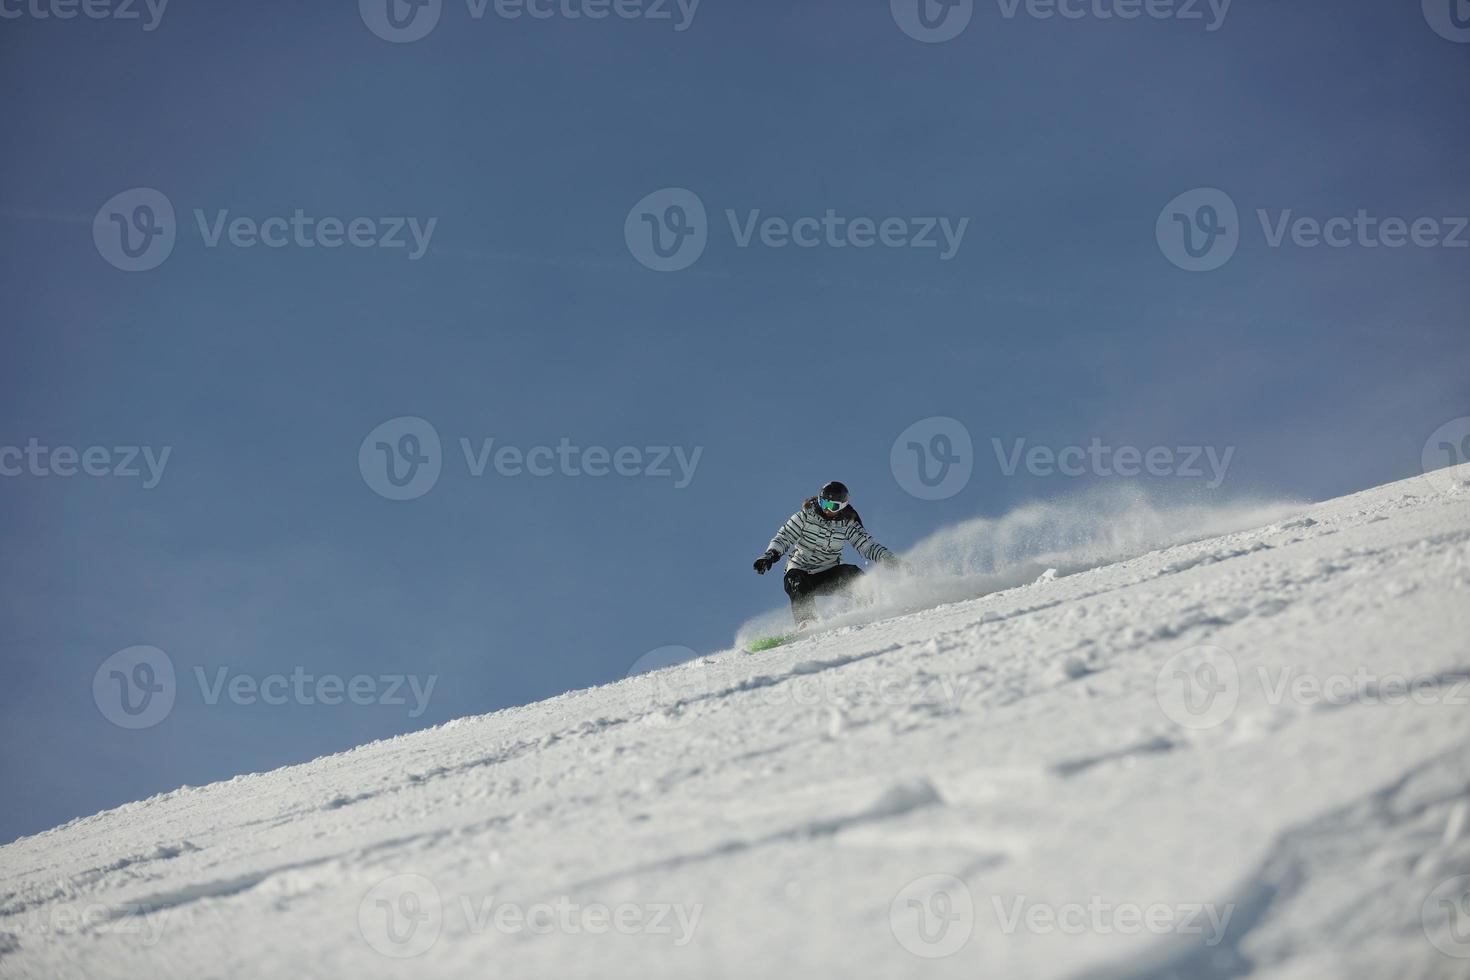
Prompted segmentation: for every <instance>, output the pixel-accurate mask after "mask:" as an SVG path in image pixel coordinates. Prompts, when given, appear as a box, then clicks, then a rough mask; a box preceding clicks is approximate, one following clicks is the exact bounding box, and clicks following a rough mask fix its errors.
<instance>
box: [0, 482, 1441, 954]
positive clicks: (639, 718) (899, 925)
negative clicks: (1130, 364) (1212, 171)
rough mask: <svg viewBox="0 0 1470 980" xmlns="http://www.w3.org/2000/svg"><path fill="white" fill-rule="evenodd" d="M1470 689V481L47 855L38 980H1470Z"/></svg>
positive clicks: (199, 801)
mask: <svg viewBox="0 0 1470 980" xmlns="http://www.w3.org/2000/svg"><path fill="white" fill-rule="evenodd" d="M1467 671H1470V467H1460V468H1459V469H1458V470H1455V471H1439V472H1437V473H1435V474H1431V475H1430V476H1429V477H1424V478H1419V479H1415V480H1408V481H1404V482H1401V483H1396V484H1392V485H1389V486H1385V487H1380V488H1377V489H1374V490H1370V491H1367V492H1364V493H1359V494H1356V495H1353V496H1349V497H1344V498H1342V499H1339V500H1334V501H1330V502H1327V503H1324V504H1318V505H1312V506H1308V507H1304V508H1301V509H1300V511H1299V512H1297V513H1295V514H1293V515H1292V516H1291V517H1289V518H1287V519H1284V520H1279V521H1277V522H1275V523H1273V524H1270V525H1268V526H1263V527H1258V528H1256V529H1253V530H1248V531H1242V532H1239V533H1232V534H1227V535H1224V536H1220V537H1214V538H1210V539H1208V540H1204V541H1199V542H1195V543H1192V544H1186V545H1181V546H1177V547H1172V548H1168V549H1165V550H1160V551H1155V552H1152V553H1148V554H1144V555H1142V556H1140V557H1135V558H1133V559H1130V560H1127V561H1122V562H1119V563H1116V564H1111V565H1107V566H1105V567H1100V568H1096V569H1093V570H1091V571H1085V572H1080V573H1077V574H1074V575H1063V576H1062V577H1060V578H1057V579H1055V580H1054V581H1050V582H1043V583H1037V584H1034V585H1026V586H1022V587H1019V588H1013V589H1010V590H1008V591H1004V592H999V593H996V594H993V595H989V596H986V597H984V598H981V599H974V600H970V601H964V602H955V603H951V604H947V605H943V606H940V607H938V608H934V609H930V610H926V611H923V612H919V613H915V614H912V615H908V616H903V617H899V618H894V619H889V620H885V621H881V622H876V623H872V624H869V625H866V626H861V627H853V628H845V629H842V630H839V631H837V632H834V633H832V634H827V635H819V636H815V637H812V638H809V639H805V640H802V641H800V642H797V643H794V644H792V645H790V646H787V647H782V648H779V649H777V650H773V651H770V652H768V653H765V654H761V655H757V656H749V655H745V654H741V653H738V652H724V653H719V654H716V655H714V656H711V657H707V658H704V659H703V660H700V661H697V662H694V663H691V664H688V665H685V666H681V667H675V668H670V669H668V670H664V671H660V672H657V673H653V674H648V675H643V676H639V677H634V678H630V679H628V680H625V681H622V682H620V683H616V684H611V685H607V686H604V687H600V688H595V689H591V690H585V691H577V692H573V693H570V694H566V695H564V696H561V697H558V698H554V699H552V700H549V701H545V702H541V703H538V704H533V705H529V706H526V707H523V708H517V709H513V710H508V711H501V712H498V713H496V714H492V715H486V716H483V717H478V718H466V719H461V720H459V721H457V722H453V723H451V724H448V725H444V726H442V727H439V728H436V729H432V730H429V731H424V732H419V733H416V734H413V735H408V736H404V737H401V738H397V739H393V740H391V741H386V742H380V743H375V744H372V745H366V746H362V747H360V748H358V749H356V750H354V751H351V752H347V753H344V754H342V755H337V756H332V757H329V758H323V759H318V760H316V761H315V762H312V763H309V764H307V765H302V766H295V767H291V768H288V769H282V770H278V771H276V772H270V773H265V774H260V775H251V776H242V777H239V778H237V779H234V780H231V781H229V782H225V783H219V784H216V785H211V786H205V787H200V788H186V789H181V790H178V791H176V792H174V793H170V794H166V795H163V796H159V797H155V798H153V799H150V800H145V801H143V802H140V803H135V804H131V805H129V806H125V807H121V808H119V809H116V810H112V811H108V812H106V813H101V814H98V815H96V816H93V817H89V818H86V819H84V820H78V821H74V822H72V823H70V824H68V825H66V826H64V827H61V828H58V829H56V830H53V831H49V832H47V833H44V834H40V835H37V836H35V837H29V838H25V839H23V840H20V841H18V842H16V843H14V844H11V845H8V846H6V847H4V848H3V849H0V954H3V955H0V975H3V976H35V977H87V978H100V977H129V978H134V977H186V978H190V980H195V978H201V977H293V976H308V977H400V976H401V977H413V976H434V977H450V976H453V977H476V978H483V977H487V976H507V977H514V978H529V977H558V978H566V977H591V976H598V977H652V976H669V977H681V978H682V977H724V976H731V977H736V976H739V977H751V976H754V977H788V976H800V977H854V976H874V977H901V976H924V977H928V976H934V977H966V978H977V977H996V978H1008V980H1009V978H1025V977H1075V976H1085V977H1166V976H1171V975H1177V976H1188V977H1230V976H1238V975H1244V974H1248V973H1249V974H1251V975H1255V976H1261V977H1273V978H1288V977H1289V978H1306V977H1365V978H1366V977H1375V978H1376V977H1386V976H1393V977H1396V978H1399V980H1412V978H1416V977H1425V978H1429V977H1436V978H1438V977H1443V978H1450V977H1470V897H1467V892H1470V878H1458V877H1457V876H1460V875H1467V874H1470V684H1467V683H1466V682H1465V677H1466V675H1467ZM1400 680H1405V681H1412V682H1414V684H1415V686H1414V688H1413V697H1403V696H1400V688H1398V687H1396V684H1398V683H1399V681H1400ZM1323 684H1325V685H1326V691H1327V693H1326V694H1323V693H1322V690H1321V687H1322V685H1323ZM1457 902H1458V905H1457V904H1456V903H1457Z"/></svg>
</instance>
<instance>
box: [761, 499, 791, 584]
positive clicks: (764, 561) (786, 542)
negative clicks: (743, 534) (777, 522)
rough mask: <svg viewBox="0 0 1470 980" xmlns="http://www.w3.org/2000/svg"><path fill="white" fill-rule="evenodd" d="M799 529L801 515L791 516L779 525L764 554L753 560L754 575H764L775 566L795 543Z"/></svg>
mask: <svg viewBox="0 0 1470 980" xmlns="http://www.w3.org/2000/svg"><path fill="white" fill-rule="evenodd" d="M800 529H801V515H800V514H792V515H791V517H790V518H788V519H787V521H786V523H785V524H782V525H781V530H779V531H777V532H776V536H775V537H774V538H772V539H771V543H770V544H768V545H766V553H765V554H763V555H761V556H760V557H759V558H757V559H756V560H755V570H756V574H758V575H764V574H766V572H768V571H770V570H771V566H772V565H774V564H776V562H777V560H779V559H780V557H781V556H782V555H784V554H785V553H786V550H787V549H788V548H790V547H791V545H792V544H793V543H794V542H795V541H796V535H797V532H798V531H800Z"/></svg>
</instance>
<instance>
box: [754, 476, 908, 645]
mask: <svg viewBox="0 0 1470 980" xmlns="http://www.w3.org/2000/svg"><path fill="white" fill-rule="evenodd" d="M848 543H850V544H851V545H852V546H853V548H854V549H855V550H856V551H857V553H858V554H860V555H862V556H863V557H864V558H866V559H868V561H871V562H882V563H885V564H890V565H894V566H897V565H898V564H899V560H898V556H897V555H895V554H894V553H893V552H891V551H889V550H888V549H887V548H885V547H883V546H882V545H881V544H879V543H878V542H877V541H875V540H874V539H873V536H872V535H871V534H869V533H868V532H867V529H866V528H864V527H863V519H862V518H861V517H859V516H858V512H857V511H856V510H855V509H854V508H853V506H852V504H851V503H850V502H849V500H848V493H847V487H846V486H844V485H843V484H841V483H838V482H837V481H835V480H834V481H832V482H831V483H829V484H827V485H826V486H824V487H823V488H822V492H821V493H820V494H818V495H817V496H815V497H811V498H809V499H808V500H807V501H806V502H805V503H803V504H802V505H801V510H799V511H797V512H796V513H795V514H792V515H791V518H790V520H788V521H787V522H786V523H785V524H783V525H781V530H779V531H777V532H776V536H775V537H774V538H772V539H771V543H770V544H769V545H768V546H767V547H766V553H765V554H763V555H761V556H760V557H759V558H757V559H756V560H755V571H756V574H758V575H764V574H766V572H768V571H770V570H771V566H772V565H774V564H776V562H777V561H778V560H779V559H780V557H781V556H782V555H783V554H784V553H785V552H786V551H787V550H788V549H790V550H791V557H790V558H788V559H787V561H786V575H785V577H784V578H783V579H782V581H781V584H782V585H783V586H785V588H786V594H787V595H788V596H790V597H791V615H792V617H793V618H795V620H796V628H797V629H798V630H804V629H806V628H808V627H809V626H811V624H812V623H813V622H814V621H815V620H816V613H817V608H816V607H817V599H816V597H817V596H819V595H836V594H839V593H841V592H844V591H846V590H847V589H848V588H850V587H851V586H852V584H853V583H854V582H856V581H857V580H858V579H859V578H861V577H862V574H863V570H862V569H861V568H859V567H857V566H856V565H844V564H842V546H843V545H844V544H848Z"/></svg>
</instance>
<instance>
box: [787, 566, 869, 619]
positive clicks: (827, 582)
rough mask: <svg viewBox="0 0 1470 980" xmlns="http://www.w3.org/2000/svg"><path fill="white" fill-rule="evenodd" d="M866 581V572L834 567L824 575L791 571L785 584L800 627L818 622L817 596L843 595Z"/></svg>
mask: <svg viewBox="0 0 1470 980" xmlns="http://www.w3.org/2000/svg"><path fill="white" fill-rule="evenodd" d="M862 577H863V570H862V569H861V568H858V567H857V566H856V565H834V566H833V567H831V568H828V569H824V570H823V571H820V572H804V571H802V570H801V569H799V568H792V569H789V570H788V571H787V572H786V577H785V578H783V579H782V580H781V584H782V585H783V586H785V588H786V594H787V595H788V596H790V597H791V615H792V616H793V617H794V618H795V619H796V625H797V626H802V625H805V624H807V623H811V622H813V621H815V620H816V618H817V596H819V595H839V594H840V593H842V592H843V591H844V590H846V589H847V588H848V587H849V586H851V585H852V584H853V583H854V582H856V581H857V580H858V579H860V578H862Z"/></svg>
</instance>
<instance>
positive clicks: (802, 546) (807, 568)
mask: <svg viewBox="0 0 1470 980" xmlns="http://www.w3.org/2000/svg"><path fill="white" fill-rule="evenodd" d="M844 544H851V545H852V546H853V548H854V549H855V550H856V551H857V553H858V554H860V555H862V556H863V557H864V558H866V559H868V561H875V562H876V561H882V560H884V559H885V558H892V557H894V554H893V552H891V551H889V550H888V549H887V548H885V547H883V546H882V545H881V544H879V543H878V542H877V541H875V540H873V536H872V535H871V534H869V533H868V532H867V530H866V529H865V528H864V527H863V519H862V518H861V517H859V516H858V513H857V511H855V510H853V509H852V507H851V505H849V506H848V507H846V508H845V509H843V510H842V511H841V512H840V513H838V515H837V516H836V517H823V516H822V514H821V512H820V511H818V509H817V498H816V497H812V498H811V499H809V500H808V501H807V502H806V503H804V504H802V505H801V510H799V511H797V512H796V513H795V514H792V515H791V519H790V520H788V521H787V522H786V523H785V524H783V525H781V530H779V531H777V532H776V536H775V537H774V538H772V539H771V543H770V545H768V546H767V550H768V551H774V552H776V553H777V554H778V555H783V554H785V553H786V552H787V551H790V552H791V555H790V557H789V558H787V561H786V568H787V570H788V571H790V570H791V569H793V568H798V569H800V570H802V571H804V572H824V571H826V570H827V569H829V568H832V567H833V566H835V565H837V564H838V563H839V562H841V561H842V546H843V545H844Z"/></svg>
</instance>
